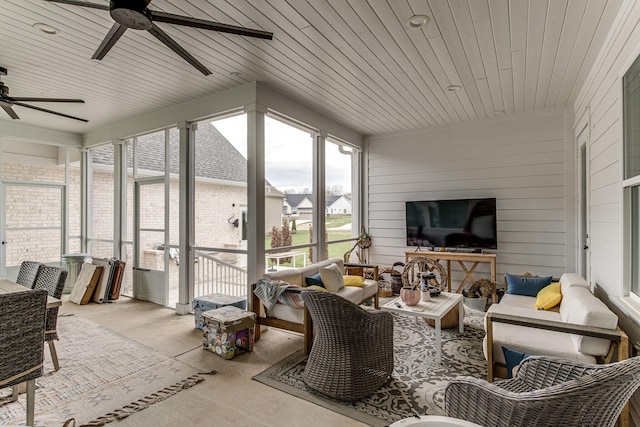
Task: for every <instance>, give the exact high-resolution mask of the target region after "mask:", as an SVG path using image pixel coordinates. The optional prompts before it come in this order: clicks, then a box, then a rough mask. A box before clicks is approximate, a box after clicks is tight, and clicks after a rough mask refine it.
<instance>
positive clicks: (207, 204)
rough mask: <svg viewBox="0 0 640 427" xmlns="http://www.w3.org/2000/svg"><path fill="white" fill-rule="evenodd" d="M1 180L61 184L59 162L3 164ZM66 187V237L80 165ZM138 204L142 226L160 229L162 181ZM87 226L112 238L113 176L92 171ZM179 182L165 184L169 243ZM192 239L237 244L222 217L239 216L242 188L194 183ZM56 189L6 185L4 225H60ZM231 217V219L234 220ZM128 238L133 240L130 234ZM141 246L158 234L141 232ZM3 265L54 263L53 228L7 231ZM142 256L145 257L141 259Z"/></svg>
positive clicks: (235, 232) (101, 252)
mask: <svg viewBox="0 0 640 427" xmlns="http://www.w3.org/2000/svg"><path fill="white" fill-rule="evenodd" d="M2 170H3V172H2V175H3V179H8V180H15V181H31V182H52V180H53V181H54V182H60V183H62V182H64V166H58V165H43V164H19V163H11V162H4V163H3V169H2ZM69 175H70V186H69V212H68V215H69V235H71V236H77V235H79V234H80V169H79V168H75V167H72V168H70V174H69ZM128 181H129V183H130V184H129V185H128V192H129V194H128V213H127V216H128V226H129V227H130V228H132V226H133V183H132V180H131V178H129V180H128ZM144 191H145V193H144V201H145V203H143V205H142V206H141V209H142V212H141V216H142V218H144V221H145V222H144V223H143V225H144V226H145V227H148V228H163V223H162V218H163V215H162V213H163V203H162V198H163V197H164V194H163V188H162V186H161V185H153V186H150V187H149V186H147V187H145V188H144ZM91 193H92V195H93V204H92V215H93V218H92V228H93V237H94V238H97V239H109V240H111V239H113V207H114V204H113V194H114V190H113V174H112V173H111V172H108V171H104V170H96V171H94V174H93V185H92V189H91ZM178 194H179V192H178V181H177V180H176V179H172V180H171V182H170V201H169V206H170V212H171V214H170V219H169V224H170V230H169V231H170V236H171V243H172V244H178V235H179V232H178V227H179V218H178V215H179V199H178ZM195 197H196V207H195V220H196V240H195V241H196V243H197V244H198V245H199V246H208V247H223V246H225V245H230V244H237V243H239V241H240V239H241V235H240V228H239V227H238V228H236V227H235V226H233V225H232V224H230V223H229V222H228V221H227V219H228V218H229V217H231V216H232V215H234V217H233V219H235V218H240V217H241V212H240V209H241V207H242V206H246V200H247V191H246V187H240V186H231V185H221V184H215V183H207V182H198V183H196V191H195ZM61 203H62V199H61V192H60V191H59V190H58V189H56V188H51V187H37V186H27V187H24V186H10V187H8V188H7V219H6V220H7V227H9V228H12V227H46V226H59V225H60V222H61V220H62V218H61V210H60V205H61ZM233 219H232V220H233ZM128 234H129V238H130V239H132V238H133V234H132V233H131V232H129V233H128ZM142 237H143V239H142V243H143V247H144V248H148V249H152V247H153V245H154V244H156V243H162V239H163V236H162V235H161V234H160V233H145V235H143V236H142ZM7 241H8V242H9V245H10V247H9V248H8V251H7V255H8V257H7V266H15V265H19V264H20V263H21V262H22V261H23V260H25V259H33V260H39V261H44V262H54V261H58V260H59V258H60V236H59V231H58V230H31V231H26V232H25V231H23V230H21V231H13V232H11V231H8V232H7ZM112 247H113V245H112V244H110V243H104V242H94V243H93V251H92V255H93V256H96V257H101V258H110V257H111V256H112V254H113V252H112ZM77 250H79V241H78V240H74V241H73V244H72V245H70V247H69V252H74V251H77ZM143 258H144V257H143Z"/></svg>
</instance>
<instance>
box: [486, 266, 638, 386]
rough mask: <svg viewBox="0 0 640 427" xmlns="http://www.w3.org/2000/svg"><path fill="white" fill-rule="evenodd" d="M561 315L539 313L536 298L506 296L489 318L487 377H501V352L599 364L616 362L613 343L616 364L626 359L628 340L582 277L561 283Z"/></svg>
mask: <svg viewBox="0 0 640 427" xmlns="http://www.w3.org/2000/svg"><path fill="white" fill-rule="evenodd" d="M560 286H561V293H562V301H561V303H560V307H559V310H548V311H546V310H536V309H535V308H534V304H535V302H536V297H529V296H521V295H511V294H506V295H504V297H503V298H502V300H501V301H500V303H499V304H493V305H492V306H491V307H490V308H489V310H488V311H487V315H486V316H485V332H486V336H485V339H484V354H485V358H486V359H487V370H488V372H487V376H488V379H489V381H492V380H493V376H494V373H495V374H496V375H499V376H503V377H504V375H505V373H506V370H505V369H504V365H505V358H504V354H503V351H502V347H503V346H504V347H506V348H509V349H511V350H516V351H519V352H522V353H526V354H531V355H547V356H555V357H560V358H563V359H567V360H571V361H576V362H584V363H598V362H601V361H603V360H604V358H605V357H606V356H609V358H610V357H612V353H611V352H612V350H611V349H612V345H611V344H612V342H613V343H616V342H617V343H618V344H617V347H618V359H626V358H627V356H628V355H627V354H626V353H628V342H627V338H626V335H624V332H622V331H621V330H620V329H618V328H617V325H618V317H617V316H616V315H615V314H614V313H613V312H611V310H609V308H608V307H607V306H606V305H605V304H604V303H603V302H602V301H600V300H599V299H598V298H597V297H595V296H594V295H593V294H592V293H591V291H590V289H589V285H588V283H587V282H586V280H584V278H582V277H581V276H580V275H578V274H574V273H565V274H563V275H562V277H561V278H560Z"/></svg>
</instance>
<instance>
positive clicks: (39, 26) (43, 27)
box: [33, 22, 59, 36]
mask: <svg viewBox="0 0 640 427" xmlns="http://www.w3.org/2000/svg"><path fill="white" fill-rule="evenodd" d="M33 28H35V29H36V30H40V31H42V32H43V33H45V34H47V35H49V36H55V35H56V34H58V32H59V31H58V29H57V28H55V27H52V26H51V25H47V24H43V23H42V22H38V23H35V24H33Z"/></svg>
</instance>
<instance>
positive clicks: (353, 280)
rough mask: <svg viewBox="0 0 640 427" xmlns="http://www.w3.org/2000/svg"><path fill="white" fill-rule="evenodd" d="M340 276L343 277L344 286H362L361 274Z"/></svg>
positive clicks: (362, 278)
mask: <svg viewBox="0 0 640 427" xmlns="http://www.w3.org/2000/svg"><path fill="white" fill-rule="evenodd" d="M342 277H343V278H344V285H345V286H357V287H358V288H361V287H363V286H364V277H362V276H351V275H346V276H342Z"/></svg>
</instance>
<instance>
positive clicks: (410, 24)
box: [404, 15, 431, 29]
mask: <svg viewBox="0 0 640 427" xmlns="http://www.w3.org/2000/svg"><path fill="white" fill-rule="evenodd" d="M429 21H431V19H430V18H429V17H428V16H427V15H413V16H412V17H411V18H409V19H407V20H406V21H405V22H404V26H405V27H407V28H409V29H415V28H422V27H426V26H427V24H428V23H429Z"/></svg>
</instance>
